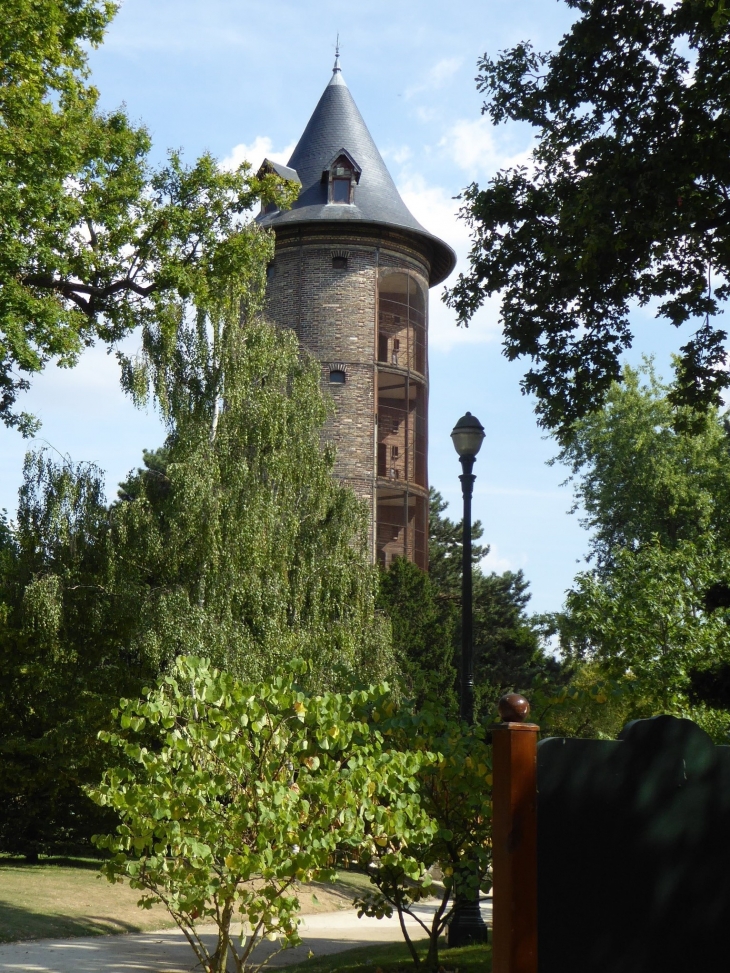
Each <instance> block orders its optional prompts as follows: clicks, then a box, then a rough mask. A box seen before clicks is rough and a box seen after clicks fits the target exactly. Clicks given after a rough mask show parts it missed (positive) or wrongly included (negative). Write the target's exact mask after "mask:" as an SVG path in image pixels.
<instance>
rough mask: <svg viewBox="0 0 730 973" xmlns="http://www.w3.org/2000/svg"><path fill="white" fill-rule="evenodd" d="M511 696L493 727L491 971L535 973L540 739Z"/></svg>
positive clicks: (525, 708) (522, 704)
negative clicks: (538, 755)
mask: <svg viewBox="0 0 730 973" xmlns="http://www.w3.org/2000/svg"><path fill="white" fill-rule="evenodd" d="M529 711H530V705H529V703H528V702H527V700H526V699H524V697H522V696H518V695H517V694H516V693H509V694H508V695H507V696H503V697H502V699H501V700H500V702H499V713H500V716H501V717H502V719H503V720H504V722H502V723H499V724H497V725H495V726H494V727H492V743H493V790H492V813H493V819H492V853H493V860H492V878H493V891H492V896H493V898H492V902H493V954H492V957H493V958H492V973H537V737H538V731H539V729H540V728H539V727H538V726H536V725H535V724H534V723H525V722H523V721H524V719H525V717H526V716H527V715H528V713H529Z"/></svg>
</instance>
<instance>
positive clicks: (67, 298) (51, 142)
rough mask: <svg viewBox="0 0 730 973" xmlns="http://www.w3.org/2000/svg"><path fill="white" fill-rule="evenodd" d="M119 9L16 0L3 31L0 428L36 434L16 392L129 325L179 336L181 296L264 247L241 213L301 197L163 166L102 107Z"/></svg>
mask: <svg viewBox="0 0 730 973" xmlns="http://www.w3.org/2000/svg"><path fill="white" fill-rule="evenodd" d="M116 9H117V4H116V3H112V2H109V0H6V2H5V3H4V4H3V30H2V32H1V34H0V116H1V117H2V119H3V123H2V126H0V230H1V232H0V419H2V421H4V422H5V423H6V424H7V425H9V426H16V427H17V428H19V429H20V430H21V431H22V432H23V433H24V434H30V433H32V432H33V431H34V429H36V428H37V422H36V421H35V420H34V418H33V417H32V416H30V415H28V414H26V413H24V412H22V411H19V410H18V408H17V398H18V395H19V393H21V392H22V391H23V390H24V389H27V388H28V386H29V382H30V379H31V378H32V376H33V375H34V374H37V373H38V372H40V371H41V370H42V369H43V368H44V366H45V365H46V364H47V363H48V362H49V361H52V360H53V361H56V362H57V363H58V364H59V365H62V366H65V367H68V366H71V365H73V364H74V363H75V361H76V360H77V358H78V355H79V353H80V352H81V351H82V350H83V348H84V347H86V346H88V345H90V344H93V343H94V342H95V341H97V340H101V341H103V342H105V343H107V344H108V345H109V346H111V347H113V346H114V345H115V343H116V342H118V341H119V340H120V339H121V338H122V337H123V336H124V335H125V334H127V333H128V332H130V331H131V330H132V329H133V328H136V327H138V326H141V327H142V328H143V329H144V330H145V331H147V330H151V331H153V332H160V331H162V332H164V333H166V334H167V333H169V332H170V330H171V329H174V326H175V321H176V313H177V308H178V306H179V302H180V300H184V299H188V298H190V297H191V296H194V297H196V298H201V297H202V298H205V296H206V295H207V293H208V292H209V291H210V288H211V287H213V288H215V287H218V286H220V285H221V284H222V282H224V281H225V279H226V277H227V276H229V275H239V276H240V275H242V274H244V273H245V272H246V270H247V269H248V265H249V263H250V258H251V249H252V248H253V247H255V246H258V247H261V246H265V245H267V244H266V239H265V236H264V235H256V234H252V233H251V231H250V229H249V228H247V227H246V226H245V220H244V217H245V214H246V212H247V211H248V210H249V209H250V208H251V206H252V205H253V203H254V202H255V201H257V200H258V199H259V198H260V197H261V195H262V194H263V195H264V196H266V197H267V198H268V197H269V196H272V197H273V196H275V195H280V197H281V200H282V202H283V203H284V204H286V200H287V199H289V198H290V196H291V189H290V187H289V188H287V185H286V184H281V183H280V182H277V180H276V179H275V178H274V177H272V176H267V177H265V178H264V179H263V181H259V180H256V179H254V178H252V176H251V173H250V171H249V167H248V165H247V164H244V165H242V166H241V167H240V168H239V169H238V170H237V171H236V172H233V173H227V172H222V171H220V170H219V169H218V167H217V165H216V162H215V160H214V159H213V158H212V157H211V156H210V155H203V156H202V157H201V158H200V159H199V160H197V162H195V163H194V164H193V165H185V164H184V163H183V162H182V159H181V156H180V154H179V153H176V152H174V153H171V154H170V156H169V159H168V160H167V162H166V163H165V164H164V165H162V166H161V167H159V168H155V167H153V166H152V165H151V163H150V160H149V153H150V138H149V135H148V133H147V132H146V130H145V129H144V128H141V127H139V126H135V125H133V124H132V123H131V122H130V121H129V119H128V118H127V116H126V115H125V113H124V111H123V110H121V109H119V110H116V111H113V112H110V113H103V112H101V111H100V110H99V108H98V97H99V96H98V92H97V91H96V89H95V88H94V87H93V86H92V85H91V84H90V83H89V69H88V58H87V51H88V48H89V46H92V47H93V46H97V45H98V44H100V43H101V41H102V38H103V35H104V31H105V29H106V28H107V26H108V24H109V22H110V20H111V19H112V17H113V15H114V13H115V11H116Z"/></svg>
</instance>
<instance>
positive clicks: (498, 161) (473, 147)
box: [439, 115, 532, 179]
mask: <svg viewBox="0 0 730 973" xmlns="http://www.w3.org/2000/svg"><path fill="white" fill-rule="evenodd" d="M500 135H502V132H500ZM511 141H512V139H510V138H509V133H508V132H506V131H505V132H504V137H501V138H497V137H496V136H495V128H494V126H493V125H492V123H491V122H490V120H489V118H487V116H486V115H482V116H481V117H480V118H475V119H464V118H462V119H459V120H458V121H456V122H454V124H453V125H452V126H451V127H450V128H449V129H448V131H447V132H446V134H445V135H444V137H443V138H442V139H441V141H440V142H439V147H440V148H442V149H444V150H445V151H446V153H447V155H448V156H449V157H450V158H451V161H452V162H454V164H455V165H457V166H458V167H459V169H461V170H462V171H464V172H466V173H467V174H468V175H469V178H471V179H476V178H477V177H479V176H493V175H494V174H495V173H496V172H498V171H499V170H500V169H508V168H513V167H515V166H520V165H528V166H529V164H530V162H531V157H532V149H531V147H528V148H525V149H522V150H520V151H518V152H514V151H511V149H512V146H508V145H506V144H505V143H506V142H511Z"/></svg>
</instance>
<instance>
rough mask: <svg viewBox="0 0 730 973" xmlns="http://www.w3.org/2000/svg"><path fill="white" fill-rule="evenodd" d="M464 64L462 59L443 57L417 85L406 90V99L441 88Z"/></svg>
mask: <svg viewBox="0 0 730 973" xmlns="http://www.w3.org/2000/svg"><path fill="white" fill-rule="evenodd" d="M463 63H464V58H463V57H443V58H441V60H440V61H437V62H436V64H434V65H433V67H432V68H430V70H429V71H428V73H427V74H426V76H425V78H424V79H423V80H422V81H420V82H419V83H417V84H414V85H411V86H410V87H409V88H407V89H406V93H405V95H406V98H413V96H414V95H417V94H420V93H421V92H423V91H433V90H434V89H436V88H442V87H443V86H444V84H445V83H446V82H447V81H448V80H449V78H452V77H453V76H454V75H455V74H456V72H457V71H458V70H459V68H460V67H461V65H462V64H463Z"/></svg>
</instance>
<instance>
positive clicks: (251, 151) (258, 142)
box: [221, 135, 295, 172]
mask: <svg viewBox="0 0 730 973" xmlns="http://www.w3.org/2000/svg"><path fill="white" fill-rule="evenodd" d="M294 145H295V143H294V142H292V143H291V144H290V145H287V146H286V148H284V149H282V150H281V151H280V152H276V151H274V143H273V142H272V141H271V139H270V138H269V136H268V135H257V136H256V138H255V139H254V140H253V142H252V143H251V144H250V145H246V144H245V143H244V142H241V143H240V144H239V145H234V147H233V148H232V149H231V152H230V154H229V155H227V156H226V157H225V159H223V161H222V162H221V169H229V170H233V169H237V168H238V167H239V166H240V165H241V163H242V162H249V163H250V164H251V168H252V169H253V171H254V172H256V171H257V170H258V168H259V166H260V165H261V163H262V162H263V161H264V159H271V161H272V162H280V163H281V164H282V165H286V164H287V162H288V161H289V159H290V157H291V154H292V152H293V151H294Z"/></svg>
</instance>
